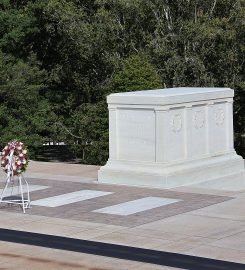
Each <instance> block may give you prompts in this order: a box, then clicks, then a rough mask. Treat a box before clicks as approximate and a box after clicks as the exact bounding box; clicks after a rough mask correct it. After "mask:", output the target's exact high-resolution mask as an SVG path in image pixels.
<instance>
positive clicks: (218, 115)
mask: <svg viewBox="0 0 245 270" xmlns="http://www.w3.org/2000/svg"><path fill="white" fill-rule="evenodd" d="M224 121H225V112H224V110H223V109H222V108H218V109H216V111H215V124H216V126H221V125H223V124H224Z"/></svg>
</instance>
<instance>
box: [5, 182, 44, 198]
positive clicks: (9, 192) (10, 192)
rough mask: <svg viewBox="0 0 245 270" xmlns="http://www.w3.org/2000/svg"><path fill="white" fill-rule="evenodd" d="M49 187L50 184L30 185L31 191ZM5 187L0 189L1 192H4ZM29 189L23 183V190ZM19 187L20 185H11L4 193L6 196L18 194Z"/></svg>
mask: <svg viewBox="0 0 245 270" xmlns="http://www.w3.org/2000/svg"><path fill="white" fill-rule="evenodd" d="M46 188H49V186H40V185H29V191H30V192H32V191H38V190H43V189H46ZM2 191H3V189H0V194H1V193H2ZM26 191H27V189H26V185H23V192H24V193H25V192H26ZM19 193H20V192H19V189H18V186H14V187H13V188H12V187H11V186H10V187H8V189H7V190H6V191H5V193H4V197H6V196H11V195H18V194H19Z"/></svg>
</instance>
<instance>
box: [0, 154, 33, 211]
mask: <svg viewBox="0 0 245 270" xmlns="http://www.w3.org/2000/svg"><path fill="white" fill-rule="evenodd" d="M13 154H14V150H12V151H11V152H10V155H9V156H8V157H7V158H8V169H7V178H6V183H5V186H4V188H3V191H2V193H1V197H0V203H7V204H17V205H20V207H21V208H22V210H23V212H24V213H25V209H27V208H30V204H31V201H30V191H29V185H28V183H27V181H26V179H25V178H24V176H23V174H22V173H20V174H18V175H16V178H17V181H18V185H16V186H14V182H15V179H14V178H15V176H14V170H13V163H14V157H13ZM24 185H25V186H26V191H25V193H27V199H25V198H24V190H23V187H24ZM14 187H17V188H18V193H17V196H15V195H16V193H15V194H14V195H12V194H13V191H14ZM8 189H10V190H11V193H10V196H9V194H8V196H6V197H4V195H6V192H7V191H8Z"/></svg>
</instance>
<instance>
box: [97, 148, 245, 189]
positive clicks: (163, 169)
mask: <svg viewBox="0 0 245 270" xmlns="http://www.w3.org/2000/svg"><path fill="white" fill-rule="evenodd" d="M98 178H99V181H100V182H102V183H109V184H121V185H133V186H147V187H156V188H175V187H180V186H185V185H192V184H199V183H206V182H208V183H209V187H210V186H212V182H213V183H214V188H215V185H216V184H215V183H217V182H219V183H222V179H226V181H227V179H229V182H230V185H231V187H232V185H233V184H232V181H233V180H234V179H235V181H236V183H237V181H238V182H239V187H240V188H239V189H241V188H245V174H244V160H243V159H242V157H240V156H238V155H237V154H236V153H235V152H232V153H227V154H224V155H222V156H218V157H211V158H210V157H209V158H203V159H200V160H189V161H188V162H184V163H179V164H176V163H174V164H172V165H171V164H168V165H167V166H166V164H163V163H149V162H147V163H146V162H133V161H131V162H129V161H119V160H108V162H107V164H106V165H105V166H103V167H101V169H100V170H99V172H98ZM199 186H202V185H201V184H199ZM204 186H205V184H204Z"/></svg>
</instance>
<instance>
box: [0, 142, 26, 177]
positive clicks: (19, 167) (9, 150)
mask: <svg viewBox="0 0 245 270" xmlns="http://www.w3.org/2000/svg"><path fill="white" fill-rule="evenodd" d="M0 156H1V167H2V168H3V170H4V171H5V172H6V173H7V172H8V170H9V169H10V170H12V172H13V175H19V174H21V173H23V172H24V171H25V170H26V168H27V165H28V162H29V157H28V151H27V146H26V145H24V144H23V143H22V142H18V141H12V142H9V143H7V144H6V145H5V147H4V148H3V150H2V152H1V153H0ZM9 162H11V168H9Z"/></svg>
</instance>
